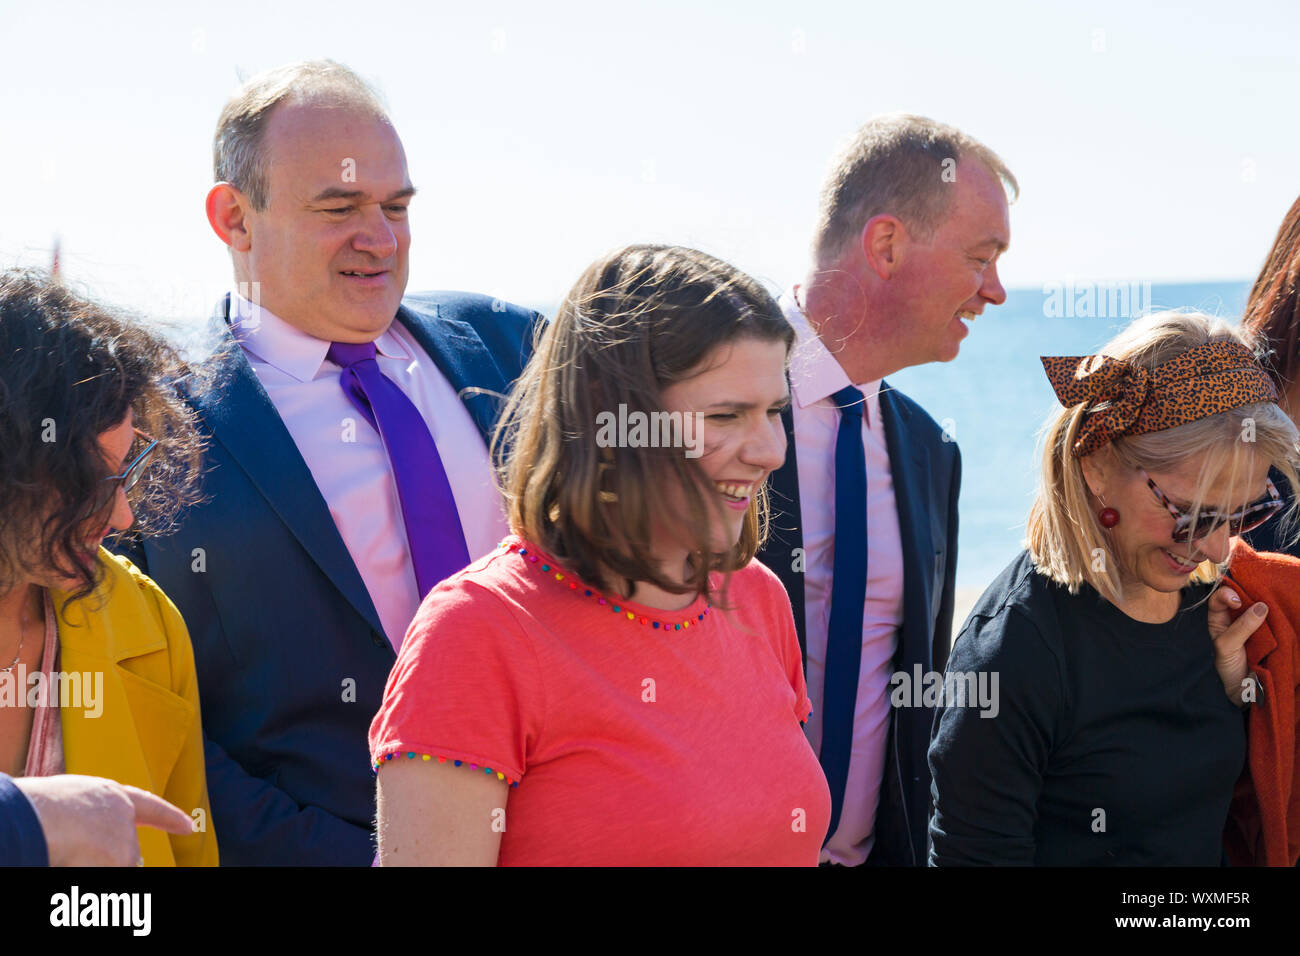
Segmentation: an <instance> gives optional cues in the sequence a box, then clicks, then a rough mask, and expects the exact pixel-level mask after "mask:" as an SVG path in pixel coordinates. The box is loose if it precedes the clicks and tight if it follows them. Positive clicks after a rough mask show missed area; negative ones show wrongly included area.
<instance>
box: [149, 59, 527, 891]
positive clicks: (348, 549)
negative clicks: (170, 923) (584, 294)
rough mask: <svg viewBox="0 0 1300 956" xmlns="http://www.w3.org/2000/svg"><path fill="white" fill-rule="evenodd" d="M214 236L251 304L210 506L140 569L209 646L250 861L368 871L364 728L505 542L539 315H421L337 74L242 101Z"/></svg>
mask: <svg viewBox="0 0 1300 956" xmlns="http://www.w3.org/2000/svg"><path fill="white" fill-rule="evenodd" d="M214 154H215V155H214V165H215V174H216V180H217V183H216V185H215V186H213V187H212V189H211V191H210V192H209V193H208V197H207V214H208V221H209V223H210V224H211V226H212V229H213V230H214V232H215V233H216V234H217V236H218V237H219V238H220V239H221V240H222V242H224V243H225V244H226V245H227V246H228V247H229V248H230V253H231V258H232V263H233V266H234V279H235V283H236V284H235V287H234V291H233V292H232V293H231V295H229V296H228V297H226V299H225V300H224V301H223V302H222V303H221V305H220V307H219V309H218V312H217V315H216V317H215V319H214V326H215V331H216V333H217V335H218V338H219V344H221V345H223V346H224V348H223V349H222V350H218V352H217V353H216V355H215V356H214V357H213V358H212V359H211V360H210V363H209V368H208V371H209V372H210V373H212V374H210V375H209V376H206V381H207V382H208V383H209V384H208V385H206V386H204V387H203V388H201V389H200V388H198V387H196V388H194V389H192V390H191V396H190V397H191V400H192V403H193V405H194V408H195V410H196V411H197V412H198V414H199V416H200V419H201V424H202V426H203V428H204V430H205V431H206V432H207V433H208V434H209V435H210V437H211V443H210V451H209V463H208V467H209V469H210V470H209V472H208V473H207V475H206V478H205V488H204V490H205V492H206V494H207V496H208V500H207V501H206V503H204V504H201V505H199V506H197V507H195V508H193V509H190V510H189V511H188V512H186V514H185V515H184V516H183V521H182V523H181V524H180V526H179V527H178V528H177V529H176V530H175V531H174V532H173V533H171V534H170V535H169V536H166V537H162V538H150V539H149V540H147V541H145V542H144V543H143V546H142V550H139V549H137V551H136V553H135V555H133V556H134V557H136V559H137V561H138V562H139V563H141V564H142V565H143V566H144V567H145V568H147V570H148V572H149V574H150V575H151V576H152V577H153V578H154V580H155V581H157V582H158V583H159V585H160V586H161V587H162V588H164V589H165V591H166V592H167V594H168V595H169V596H170V597H171V598H172V600H173V601H175V603H176V605H177V606H178V607H179V608H180V610H181V612H182V613H183V614H184V616H185V620H186V623H187V624H188V625H189V628H190V634H191V637H192V639H193V642H194V650H195V658H196V665H197V670H198V677H199V685H200V697H201V700H202V708H203V726H204V730H205V732H206V734H207V737H208V748H207V756H208V790H209V793H210V795H211V799H212V814H213V819H214V823H215V825H216V827H217V828H218V830H219V832H220V833H221V836H222V862H223V863H231V864H245V865H247V864H298V865H317V864H321V865H328V864H342V865H359V866H364V865H368V864H369V863H370V861H371V859H372V857H373V854H374V846H373V842H372V828H373V822H372V821H373V818H374V812H375V810H374V778H373V772H372V770H371V767H370V760H369V754H368V751H367V740H366V736H367V731H368V728H369V724H370V720H371V718H372V717H373V716H374V714H375V712H376V711H377V710H378V709H379V704H380V701H381V699H382V695H383V690H384V683H385V680H386V678H387V676H388V672H389V670H390V668H391V666H392V664H393V661H394V654H395V650H396V648H397V647H398V646H399V645H400V643H401V641H402V638H403V636H404V634H405V632H406V628H407V625H408V624H409V623H410V621H411V618H412V617H413V616H414V614H415V610H416V608H417V607H418V605H419V603H420V600H421V598H422V597H423V595H424V594H426V593H427V592H428V591H429V590H430V589H431V588H432V587H433V586H434V585H435V584H436V583H437V582H438V581H439V580H441V579H442V578H443V577H447V576H449V575H451V574H453V573H455V572H456V571H458V570H459V569H460V568H461V567H463V566H464V565H465V564H467V563H468V562H469V561H470V559H471V558H475V557H477V556H479V555H480V554H483V553H485V552H487V551H490V550H491V549H492V548H494V547H495V546H496V544H497V542H498V541H499V540H500V539H501V538H502V537H503V536H504V534H505V532H506V524H505V518H504V514H503V511H502V507H501V503H500V500H499V496H498V493H497V491H496V488H495V485H494V482H493V479H492V473H491V468H490V466H489V454H488V445H487V436H488V435H489V433H490V430H491V428H492V426H493V425H494V422H495V418H496V414H497V411H498V408H497V405H496V402H495V401H494V399H493V398H492V396H491V395H489V394H485V393H484V392H478V391H466V390H467V389H483V390H485V391H486V392H496V393H504V392H506V391H508V389H509V386H510V383H511V382H512V381H513V380H514V379H515V378H516V377H517V376H518V375H519V372H520V371H521V368H522V364H523V362H524V360H525V359H526V358H527V352H528V344H529V343H530V342H531V328H532V325H533V323H534V321H535V320H536V319H537V318H538V317H537V316H536V315H535V314H534V313H531V312H528V311H525V310H522V309H519V308H516V307H514V306H510V305H507V304H505V303H502V302H499V301H493V300H491V299H488V298H485V297H483V296H476V295H468V294H464V293H434V294H430V295H425V296H420V297H413V298H410V299H407V300H403V293H404V290H405V288H406V280H407V251H408V248H409V245H410V240H411V234H410V224H409V219H408V215H409V207H410V205H411V201H412V198H413V196H414V194H415V187H414V186H413V185H412V183H411V181H410V179H409V177H408V175H407V166H406V156H405V153H404V152H403V149H402V143H401V140H400V139H399V138H398V135H397V131H396V130H395V129H394V127H393V124H392V121H391V120H390V118H389V117H388V115H387V113H386V112H385V110H384V108H383V106H382V105H381V104H380V102H379V100H378V97H377V96H376V94H375V93H374V92H373V91H372V90H371V88H370V87H369V86H368V85H367V84H366V83H364V82H363V81H362V80H361V79H359V78H358V77H357V76H356V75H355V74H354V73H352V72H351V71H350V70H348V69H346V68H345V67H343V66H340V65H339V64H336V63H332V62H329V61H320V62H309V63H299V64H294V65H292V66H288V67H283V68H281V69H278V70H273V71H271V72H269V73H265V74H262V75H260V76H257V77H255V78H253V79H252V80H250V81H249V82H248V83H247V84H245V85H244V87H243V88H242V89H240V90H239V91H238V92H237V93H236V94H235V96H234V97H233V98H232V99H231V100H230V102H228V103H227V104H226V107H225V109H224V110H223V111H222V113H221V117H220V120H219V122H218V126H217V133H216V139H215V148H214Z"/></svg>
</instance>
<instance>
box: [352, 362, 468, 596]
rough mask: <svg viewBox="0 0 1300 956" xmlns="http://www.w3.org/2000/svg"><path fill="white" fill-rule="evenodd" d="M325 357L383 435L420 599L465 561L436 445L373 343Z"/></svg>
mask: <svg viewBox="0 0 1300 956" xmlns="http://www.w3.org/2000/svg"><path fill="white" fill-rule="evenodd" d="M328 357H329V360H330V361H331V362H333V363H334V364H335V365H338V366H339V367H340V368H341V369H342V372H341V373H340V374H339V384H340V385H342V386H343V393H344V394H345V395H347V397H348V400H349V401H350V402H352V404H353V406H355V407H356V409H357V411H359V412H360V413H361V414H362V415H363V416H364V417H365V419H366V421H368V422H369V423H370V425H371V427H372V428H374V429H375V430H376V431H377V432H379V437H380V438H381V439H383V442H384V451H385V452H387V454H388V461H389V464H390V465H392V468H393V481H394V483H395V484H396V485H397V498H398V501H400V502H401V505H402V520H403V521H404V522H405V523H406V540H407V543H408V544H409V545H410V550H411V565H412V567H413V568H414V569H415V583H416V586H417V587H418V588H419V589H420V599H421V600H423V599H424V596H425V595H426V594H428V593H429V592H430V591H431V590H433V587H434V585H436V584H437V583H438V582H439V581H441V580H442V579H443V578H448V577H451V575H453V574H455V573H456V572H457V571H459V570H460V569H461V568H463V567H465V565H467V564H469V549H468V548H467V547H466V546H465V533H464V531H463V530H462V528H461V526H460V516H459V514H458V513H457V512H456V499H455V498H453V497H452V494H451V484H450V483H449V482H448V481H447V472H446V470H445V469H444V468H443V466H442V458H441V457H439V455H438V446H437V445H435V444H434V441H433V436H432V435H430V434H429V428H428V426H427V425H426V424H425V423H424V418H423V417H421V415H420V410H419V409H418V408H416V407H415V403H414V402H412V401H411V400H410V399H409V398H408V397H407V395H406V393H405V392H403V391H402V390H401V389H400V388H398V386H397V383H396V382H394V381H393V380H392V379H390V378H388V377H387V376H386V375H384V373H383V372H382V371H381V370H380V368H379V363H378V362H377V361H375V343H374V342H363V343H360V344H355V345H354V344H347V343H343V342H335V343H333V344H332V345H331V346H330V350H329V353H328Z"/></svg>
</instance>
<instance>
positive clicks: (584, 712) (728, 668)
mask: <svg viewBox="0 0 1300 956" xmlns="http://www.w3.org/2000/svg"><path fill="white" fill-rule="evenodd" d="M521 549H522V551H521ZM727 601H728V603H729V605H730V606H731V608H732V610H730V611H726V610H723V609H721V608H717V607H714V608H710V607H709V603H708V602H707V601H706V600H705V599H703V598H700V599H698V600H696V601H695V603H693V604H691V605H690V606H689V607H686V608H683V609H682V610H680V611H664V610H659V609H655V608H650V607H646V606H644V605H639V604H634V603H627V602H623V601H620V600H618V599H617V598H608V599H607V598H605V597H603V596H602V594H601V593H600V592H599V591H598V590H596V589H595V588H592V587H590V586H589V585H587V584H585V583H584V582H581V581H578V580H576V579H574V578H573V577H572V576H571V575H569V574H568V573H567V570H566V569H565V568H564V567H561V566H557V565H556V564H555V563H554V562H553V561H551V560H550V559H549V558H548V557H547V556H546V555H544V554H541V553H539V552H537V551H536V550H535V549H534V548H533V547H532V546H531V545H529V544H528V543H527V542H525V541H523V540H522V539H520V538H518V537H510V538H507V540H506V541H505V542H504V543H503V545H502V546H501V547H499V548H498V549H497V550H495V551H493V552H492V553H491V554H488V555H487V556H485V557H483V558H480V559H479V560H478V561H475V562H474V563H473V564H471V565H470V566H469V567H467V568H466V569H464V570H463V571H461V572H459V573H458V574H456V575H454V576H453V577H451V578H448V579H447V580H446V581H443V582H442V583H441V584H439V585H438V587H436V588H435V589H434V590H433V591H431V592H430V593H429V595H428V596H427V597H426V598H425V599H424V603H423V604H422V605H421V606H420V610H419V613H418V614H417V615H416V617H415V620H414V621H413V622H412V623H411V627H410V630H409V631H408V632H407V634H406V639H405V641H404V642H403V644H402V649H401V652H400V654H399V655H398V658H397V664H396V665H395V666H394V668H393V671H392V673H391V675H390V676H389V678H388V686H387V687H386V689H385V691H384V703H383V706H382V707H381V708H380V710H379V713H378V714H377V715H376V716H375V719H374V722H373V723H372V724H371V727H370V751H371V759H372V762H373V763H374V764H375V765H376V767H377V769H378V770H379V772H381V773H382V767H383V764H384V763H385V762H386V761H388V760H411V759H414V760H422V759H424V758H425V757H426V755H427V757H428V759H431V760H438V759H442V760H445V761H446V762H448V763H451V762H454V761H460V762H461V769H463V770H464V771H465V772H466V773H491V774H493V775H496V776H499V777H501V778H502V779H504V780H506V781H508V782H509V783H510V784H511V787H510V789H509V790H508V793H509V797H508V802H507V804H506V814H505V821H504V823H505V830H504V832H503V833H502V834H501V849H500V855H499V858H498V862H499V864H500V865H503V866H509V865H516V866H518V865H524V866H528V865H541V866H565V865H569V866H611V865H631V866H637V865H640V866H691V865H700V866H708V865H757V866H768V865H776V866H798V865H802V866H815V865H816V864H817V858H818V854H819V851H820V849H821V845H822V840H823V839H824V838H825V835H826V829H827V827H828V826H829V825H830V792H829V790H828V789H827V786H826V778H825V776H824V775H823V774H822V770H821V766H820V765H819V764H818V762H817V757H816V755H814V754H813V752H812V748H811V747H809V745H808V741H807V739H806V738H805V737H804V734H803V730H802V728H801V726H800V723H801V722H802V721H804V720H806V719H807V717H808V714H809V713H810V712H811V710H812V704H811V703H810V702H809V700H808V695H807V692H806V689H805V687H804V679H803V672H802V668H801V666H800V658H799V644H798V638H797V637H796V633H795V628H794V618H793V615H792V614H791V611H790V602H789V600H788V599H787V598H786V595H785V590H784V589H783V588H782V586H781V583H780V581H779V580H778V579H777V578H776V576H775V575H774V574H772V572H771V571H769V570H768V569H767V568H765V567H763V565H761V564H759V563H758V562H757V561H754V562H751V563H750V565H749V566H748V567H746V568H744V569H742V570H741V571H738V572H735V573H734V574H732V576H731V581H730V586H729V591H728V594H727ZM656 624H658V625H659V626H658V627H656V626H655V625H656ZM412 755H414V756H412Z"/></svg>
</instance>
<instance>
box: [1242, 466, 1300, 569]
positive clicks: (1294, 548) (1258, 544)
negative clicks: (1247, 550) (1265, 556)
mask: <svg viewBox="0 0 1300 956" xmlns="http://www.w3.org/2000/svg"><path fill="white" fill-rule="evenodd" d="M1268 476H1269V478H1271V479H1273V484H1274V485H1276V486H1277V492H1278V494H1280V495H1281V496H1282V500H1283V501H1285V502H1286V503H1287V505H1288V506H1289V505H1290V504H1291V483H1290V482H1289V481H1287V480H1286V478H1285V476H1283V474H1282V472H1280V471H1278V470H1277V469H1276V468H1270V469H1269V470H1268ZM1286 512H1287V509H1283V510H1282V512H1281V513H1280V514H1275V515H1274V516H1273V517H1271V518H1269V519H1268V520H1267V521H1265V522H1264V523H1263V524H1262V525H1260V526H1259V527H1258V528H1256V529H1255V530H1254V531H1247V532H1246V533H1245V534H1243V535H1242V538H1244V539H1245V540H1246V543H1247V544H1249V545H1250V546H1251V547H1252V548H1254V549H1255V550H1256V551H1276V552H1279V553H1281V554H1289V555H1291V556H1292V557H1295V558H1300V541H1297V542H1293V543H1292V544H1291V546H1290V547H1289V548H1286V547H1283V546H1282V545H1283V544H1284V543H1285V538H1287V537H1294V536H1295V529H1294V528H1290V529H1288V530H1290V532H1291V534H1290V535H1284V534H1283V533H1282V532H1283V525H1284V521H1283V519H1285V518H1286Z"/></svg>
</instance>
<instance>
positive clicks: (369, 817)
mask: <svg viewBox="0 0 1300 956" xmlns="http://www.w3.org/2000/svg"><path fill="white" fill-rule="evenodd" d="M225 309H228V300H227V304H226V305H225V306H223V308H222V310H220V311H219V313H218V315H217V316H214V323H215V325H216V329H215V330H216V332H217V333H218V336H219V337H221V338H222V339H223V340H224V342H225V345H226V349H225V352H224V354H219V355H218V356H217V357H216V358H215V359H212V360H211V362H212V363H213V364H215V366H216V368H215V369H213V371H214V372H215V373H216V381H215V384H212V385H210V386H209V387H207V388H206V389H205V390H204V391H202V392H199V393H197V394H192V395H190V396H189V397H190V401H191V403H192V404H193V406H194V407H195V408H196V409H197V411H198V413H199V415H200V418H201V423H200V425H201V430H202V431H203V432H204V433H205V434H206V435H207V436H210V439H211V440H210V443H209V450H208V452H207V459H206V462H205V474H204V478H203V491H204V494H205V495H206V496H207V500H206V501H205V502H204V503H202V504H199V505H197V506H195V507H193V508H191V509H189V510H187V511H186V513H185V514H184V515H183V516H182V520H181V523H180V524H179V526H178V527H177V528H176V529H175V530H173V531H172V532H170V533H169V534H167V535H166V536H163V537H147V538H145V539H144V540H143V542H142V543H141V542H135V543H134V544H131V545H127V546H125V547H124V550H125V553H127V554H128V555H130V556H131V557H132V559H133V560H135V561H136V562H137V563H138V564H140V565H141V567H142V569H143V570H145V571H146V572H147V573H148V574H149V575H150V576H151V577H152V578H153V579H154V580H155V581H156V582H157V583H158V585H159V586H160V587H161V588H162V589H163V591H164V592H165V593H166V594H167V595H168V596H169V597H170V598H171V599H172V601H174V602H175V603H176V606H177V607H178V608H179V609H180V611H181V614H182V615H184V617H185V622H186V624H187V625H188V626H189V631H190V637H191V639H192V641H193V644H194V657H195V665H196V670H197V672H198V680H199V698H200V702H201V707H202V716H203V730H204V734H205V737H206V741H207V743H206V747H207V773H208V793H209V796H210V798H211V801H212V819H213V825H214V827H215V830H216V833H217V840H218V844H219V846H220V848H221V862H222V863H223V864H227V863H228V864H235V865H241V864H242V865H268V864H295V865H327V864H345V865H356V866H366V865H369V863H370V862H371V859H372V856H373V854H374V846H373V843H372V831H373V825H374V824H373V821H374V815H375V782H374V774H373V772H372V770H371V767H370V754H369V746H368V741H367V735H368V731H369V728H370V721H371V718H373V717H374V715H375V713H376V712H377V711H378V710H379V706H380V703H381V701H382V698H383V691H384V684H385V682H386V680H387V678H388V672H389V670H390V669H391V668H392V665H393V662H394V659H395V658H394V653H393V649H392V647H391V646H390V645H389V643H388V640H387V638H386V637H385V636H384V633H383V628H382V626H381V624H380V621H379V616H378V614H377V612H376V611H375V607H374V604H373V603H372V601H371V599H370V595H369V593H368V591H367V590H366V586H365V584H364V583H363V581H362V579H361V574H360V572H359V571H358V570H357V567H356V565H355V563H354V562H353V560H352V557H351V555H349V554H348V551H347V548H346V547H345V545H344V543H343V539H342V537H341V536H340V535H339V532H338V529H337V528H336V527H335V525H334V521H333V519H332V518H331V517H330V513H329V510H328V507H327V505H326V504H325V500H324V498H323V497H322V496H321V494H320V491H319V490H318V489H317V487H316V483H315V481H314V480H313V479H312V475H311V472H310V471H309V470H308V468H307V464H306V462H305V461H304V460H303V458H302V455H301V454H300V453H299V452H298V448H297V446H296V445H295V444H294V441H293V438H292V437H291V436H290V434H289V431H288V430H287V429H286V428H285V426H284V423H283V421H282V420H281V419H280V416H279V414H278V413H277V411H276V409H275V406H274V405H272V403H271V400H270V398H269V397H268V396H267V394H266V392H265V390H264V389H263V388H262V386H261V383H260V382H259V381H258V379H257V376H256V374H255V373H254V372H253V370H252V368H251V367H250V366H249V364H248V362H247V360H246V359H245V358H244V356H243V353H242V351H241V350H240V349H239V348H238V346H237V345H235V344H234V342H233V339H232V338H231V336H230V332H229V329H228V327H226V323H225V321H224V319H225V316H224V315H223V314H221V312H224V310H225ZM540 320H541V317H540V316H539V315H537V314H536V313H533V312H530V311H527V310H524V309H520V308H518V307H516V306H512V305H506V304H503V303H501V302H500V301H494V300H492V299H489V298H487V297H485V296H479V295H470V294H466V293H460V292H435V293H428V294H424V295H413V296H408V297H406V298H405V299H404V300H403V304H402V307H401V308H400V309H399V311H398V313H397V321H398V322H400V323H401V324H402V325H403V326H405V327H406V328H407V329H409V330H410V332H411V333H412V335H413V336H414V337H415V339H416V340H417V341H418V342H419V343H420V345H421V347H422V348H423V349H424V350H425V352H426V353H427V354H428V355H429V356H430V358H431V359H432V360H433V361H434V363H435V364H436V365H437V366H438V368H439V369H440V370H441V371H442V373H443V374H444V375H445V376H446V377H447V379H448V381H450V382H451V384H452V386H453V387H454V388H456V390H457V391H458V392H459V391H461V390H462V389H466V388H471V387H477V388H483V389H490V390H492V391H494V392H498V393H501V394H505V393H506V392H508V391H509V388H510V386H511V384H512V383H513V382H514V380H515V379H516V378H518V377H519V374H520V372H521V371H522V369H523V366H524V364H525V363H526V361H527V359H528V356H529V354H530V352H531V348H532V341H533V339H532V333H533V329H534V326H535V324H536V323H538V322H539V321H540ZM462 401H463V402H464V403H465V405H466V407H467V408H468V409H469V412H470V415H471V416H472V417H473V419H474V421H475V423H476V424H477V425H478V427H479V429H480V430H481V432H482V433H483V435H484V437H485V439H486V437H487V436H488V435H489V433H490V431H491V429H492V427H493V426H494V424H495V422H496V418H497V415H498V413H499V411H500V401H499V400H498V399H496V398H494V397H493V396H490V395H485V394H482V393H479V394H474V395H462ZM449 451H452V452H453V453H454V450H449V449H445V448H444V449H441V452H442V454H444V455H445V454H447V453H448V452H449ZM199 549H202V550H201V551H200V550H199ZM200 559H201V560H200Z"/></svg>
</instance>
